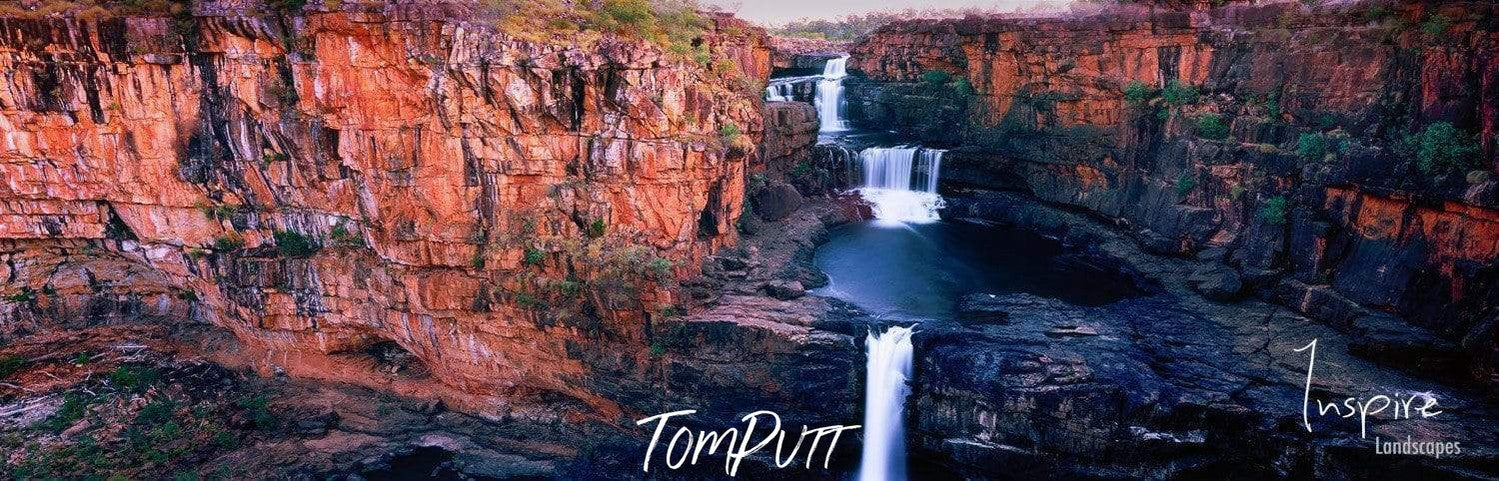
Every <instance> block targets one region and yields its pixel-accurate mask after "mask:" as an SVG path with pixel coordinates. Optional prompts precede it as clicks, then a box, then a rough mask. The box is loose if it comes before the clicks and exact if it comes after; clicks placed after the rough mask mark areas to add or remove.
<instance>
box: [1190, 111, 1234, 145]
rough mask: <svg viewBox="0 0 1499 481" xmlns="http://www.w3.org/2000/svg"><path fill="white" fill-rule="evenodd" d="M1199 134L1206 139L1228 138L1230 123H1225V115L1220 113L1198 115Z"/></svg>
mask: <svg viewBox="0 0 1499 481" xmlns="http://www.w3.org/2000/svg"><path fill="white" fill-rule="evenodd" d="M1197 135H1199V136H1201V137H1202V138H1205V139H1213V140H1223V139H1227V138H1228V124H1225V123H1223V116H1222V115H1218V114H1212V113H1209V114H1202V116H1200V117H1197Z"/></svg>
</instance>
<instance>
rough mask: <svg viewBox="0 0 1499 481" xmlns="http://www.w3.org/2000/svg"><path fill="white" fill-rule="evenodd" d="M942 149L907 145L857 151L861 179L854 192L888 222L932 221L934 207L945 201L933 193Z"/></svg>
mask: <svg viewBox="0 0 1499 481" xmlns="http://www.w3.org/2000/svg"><path fill="white" fill-rule="evenodd" d="M945 153H947V151H945V150H940V149H926V148H921V147H910V146H902V147H871V148H868V149H864V151H862V152H860V153H859V163H860V164H861V173H862V175H863V179H862V182H861V183H862V185H861V186H860V187H859V189H858V192H859V195H860V196H861V197H863V198H864V200H866V201H869V203H870V204H871V205H872V209H873V211H874V218H875V219H876V220H879V221H882V222H885V223H892V224H899V223H926V222H936V221H937V220H938V216H937V210H938V209H941V208H942V207H943V206H944V205H945V204H944V203H943V201H942V196H939V195H937V180H938V175H939V173H940V171H941V170H942V155H943V154H945Z"/></svg>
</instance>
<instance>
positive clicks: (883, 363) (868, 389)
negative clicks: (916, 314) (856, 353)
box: [859, 326, 914, 481]
mask: <svg viewBox="0 0 1499 481" xmlns="http://www.w3.org/2000/svg"><path fill="white" fill-rule="evenodd" d="M913 333H914V331H913V330H912V328H910V327H900V326H892V327H891V328H889V329H886V330H885V332H884V333H882V334H879V335H875V334H874V333H873V332H871V333H869V336H868V337H867V338H866V339H865V341H864V345H865V349H866V350H867V351H868V356H869V357H868V360H867V361H866V365H865V370H866V371H867V373H866V374H865V381H864V449H863V456H862V457H861V458H860V460H859V481H899V480H904V479H906V430H905V422H904V419H905V416H904V414H905V406H906V395H907V394H910V392H911V388H910V386H908V385H907V384H906V381H908V380H909V379H910V377H911V357H912V352H911V351H912V349H911V335H912V334H913Z"/></svg>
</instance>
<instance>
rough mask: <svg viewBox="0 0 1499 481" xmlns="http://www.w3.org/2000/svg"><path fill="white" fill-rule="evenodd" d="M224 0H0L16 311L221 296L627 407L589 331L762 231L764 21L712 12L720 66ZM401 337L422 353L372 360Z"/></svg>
mask: <svg viewBox="0 0 1499 481" xmlns="http://www.w3.org/2000/svg"><path fill="white" fill-rule="evenodd" d="M200 14H201V15H200V16H197V17H192V18H190V19H188V20H185V21H184V20H177V19H172V18H149V17H123V18H112V19H105V20H81V19H62V18H50V19H16V18H0V71H4V72H6V74H5V75H4V76H3V82H4V85H3V87H0V135H3V140H0V280H3V288H0V291H3V294H4V295H5V296H6V297H5V300H3V301H0V335H4V336H15V335H18V334H24V333H27V332H34V331H39V330H46V329H53V328H57V327H59V326H67V325H80V324H88V323H96V322H107V321H116V320H126V321H129V320H140V319H146V320H151V319H156V320H164V321H167V322H169V323H180V322H196V323H208V324H213V325H216V326H221V327H223V328H226V329H228V330H229V331H232V332H233V334H234V336H235V337H237V338H238V340H239V341H240V342H242V343H243V344H244V345H245V348H244V349H243V352H240V353H238V354H237V355H239V356H242V357H244V358H247V359H249V360H250V361H251V362H252V363H253V365H254V366H256V367H257V368H258V369H259V370H261V371H263V372H273V371H277V372H280V371H284V372H287V373H290V374H292V375H295V376H301V377H311V378H323V379H331V380H339V381H347V382H353V383H356V384H368V385H379V386H382V387H383V388H384V389H389V390H392V391H394V392H397V393H408V394H409V393H431V394H436V395H437V396H438V397H441V398H443V399H446V400H448V401H449V402H452V403H456V404H458V405H464V406H468V407H470V408H474V409H477V410H480V411H484V412H503V411H506V410H508V409H510V408H512V407H513V406H514V405H518V404H525V403H526V402H528V401H535V400H539V399H555V398H562V399H572V400H573V401H574V402H575V403H576V404H575V405H574V406H575V407H580V408H581V409H582V410H585V411H590V412H594V413H598V414H604V415H608V414H609V413H611V412H614V411H616V410H617V409H618V408H617V407H616V406H615V405H614V404H613V401H610V400H608V399H606V398H605V397H604V396H605V395H606V394H607V393H599V392H594V391H590V390H588V389H586V388H584V387H583V386H582V385H581V383H579V382H577V380H578V379H579V378H580V377H581V376H583V375H584V374H585V373H586V371H587V369H588V368H587V367H586V366H584V365H583V364H582V363H581V362H580V361H578V360H577V359H576V358H575V357H570V356H569V355H568V350H569V349H570V348H571V347H574V346H576V345H579V344H583V345H587V344H590V343H599V342H626V343H633V344H637V345H640V346H645V345H646V344H644V341H641V339H645V338H647V337H648V336H650V335H651V332H650V330H651V324H650V322H651V318H652V317H653V316H655V317H659V316H662V315H663V314H661V313H663V312H672V311H677V310H680V309H681V308H682V307H684V306H686V305H687V304H689V303H690V300H688V299H681V298H678V297H676V296H675V295H674V292H675V290H674V289H672V288H671V286H672V285H673V283H674V280H675V279H677V278H679V277H682V276H685V275H687V274H689V273H692V272H693V271H695V270H696V269H697V265H698V263H699V261H700V260H701V259H702V258H703V257H704V256H705V255H708V254H710V253H713V252H716V251H718V250H720V249H722V248H724V246H726V245H730V244H732V243H734V242H735V237H736V233H735V229H734V221H735V220H736V218H737V217H738V215H739V212H740V210H741V208H742V205H743V202H744V200H743V198H742V197H743V190H744V189H743V185H742V183H743V178H744V171H745V169H746V163H747V162H748V161H749V160H750V159H754V158H757V153H756V152H755V151H754V145H755V144H757V143H758V138H759V135H760V131H761V129H762V122H761V112H760V110H759V109H760V106H759V101H758V99H757V97H758V96H759V95H760V92H759V87H758V86H757V85H763V80H764V79H765V78H766V77H767V76H768V75H769V69H770V64H769V50H768V48H767V47H766V43H767V40H766V37H765V35H764V34H763V32H761V31H759V30H758V29H756V28H753V27H750V26H748V25H747V24H745V23H743V22H742V21H739V20H735V19H732V18H729V17H722V16H717V17H713V18H712V26H711V27H710V28H709V30H708V31H707V32H705V33H704V34H703V36H702V37H701V38H699V39H698V40H697V42H700V43H704V44H706V45H707V46H708V48H707V50H708V51H710V52H711V55H712V56H713V58H714V59H722V60H727V62H716V63H713V64H709V65H702V64H699V63H696V62H694V61H691V60H684V59H678V58H676V57H673V56H671V55H668V54H665V53H663V51H662V49H660V48H658V47H656V46H653V45H650V44H648V43H644V42H641V41H635V40H629V39H623V38H616V37H611V36H605V37H603V38H601V39H597V40H592V41H586V42H585V41H579V43H568V42H538V41H530V40H523V39H520V38H517V37H513V36H511V35H507V34H506V33H504V32H500V31H496V29H495V28H493V27H492V26H491V25H486V24H484V23H482V22H467V21H457V20H448V19H444V18H441V17H427V16H423V15H417V14H401V13H394V12H378V11H360V10H357V9H353V8H351V9H347V11H314V12H309V13H308V14H306V15H303V16H297V17H283V16H279V15H277V16H267V15H244V14H241V13H237V12H234V11H225V12H211V13H202V12H200ZM725 65H733V66H737V67H736V68H734V69H733V70H734V71H725V67H724V66H725ZM729 126H732V127H729ZM632 340H633V341H632ZM376 348H379V349H395V350H398V351H403V352H405V353H409V355H411V356H412V357H413V358H414V359H416V360H417V361H418V363H419V365H420V367H421V369H419V370H418V372H419V374H420V375H414V376H409V377H405V378H397V379H394V380H392V379H391V378H388V377H386V376H383V375H380V374H379V373H375V372H374V371H373V370H372V369H371V368H370V366H369V365H368V363H367V362H364V361H362V360H361V358H360V354H361V353H365V352H368V351H369V350H371V349H376ZM640 350H641V351H642V352H643V351H644V349H643V347H642V348H641V349H640ZM619 354H620V355H629V354H626V353H619Z"/></svg>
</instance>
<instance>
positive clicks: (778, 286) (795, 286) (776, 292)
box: [760, 281, 807, 301]
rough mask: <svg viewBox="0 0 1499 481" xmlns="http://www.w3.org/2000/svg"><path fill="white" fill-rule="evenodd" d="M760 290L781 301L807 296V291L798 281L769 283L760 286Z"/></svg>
mask: <svg viewBox="0 0 1499 481" xmlns="http://www.w3.org/2000/svg"><path fill="white" fill-rule="evenodd" d="M760 290H762V291H765V293H766V294H768V295H770V297H774V298H776V299H780V300H783V301H789V300H792V299H796V298H798V297H801V296H805V295H807V289H806V288H805V287H802V283H801V282H799V281H770V282H767V283H765V284H764V285H762V286H760Z"/></svg>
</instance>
